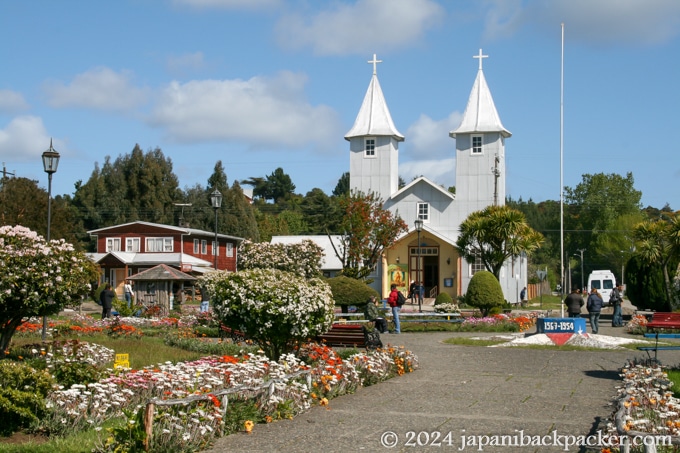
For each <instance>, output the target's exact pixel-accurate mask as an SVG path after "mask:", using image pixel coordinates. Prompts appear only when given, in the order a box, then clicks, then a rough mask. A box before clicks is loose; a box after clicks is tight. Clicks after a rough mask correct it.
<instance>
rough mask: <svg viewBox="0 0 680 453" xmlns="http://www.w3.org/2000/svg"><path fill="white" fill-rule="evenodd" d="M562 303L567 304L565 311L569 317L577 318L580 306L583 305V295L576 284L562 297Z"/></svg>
mask: <svg viewBox="0 0 680 453" xmlns="http://www.w3.org/2000/svg"><path fill="white" fill-rule="evenodd" d="M564 305H566V306H567V313H568V314H569V317H570V318H579V317H580V316H581V307H583V297H582V296H581V290H580V289H579V288H578V286H576V285H574V286H573V287H572V288H571V293H569V295H568V296H567V298H566V299H564Z"/></svg>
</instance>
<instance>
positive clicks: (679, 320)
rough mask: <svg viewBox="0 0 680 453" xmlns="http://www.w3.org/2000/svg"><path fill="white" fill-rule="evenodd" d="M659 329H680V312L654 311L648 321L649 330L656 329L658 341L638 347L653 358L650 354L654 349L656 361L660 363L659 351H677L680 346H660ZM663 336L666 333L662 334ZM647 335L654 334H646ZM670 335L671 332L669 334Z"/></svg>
mask: <svg viewBox="0 0 680 453" xmlns="http://www.w3.org/2000/svg"><path fill="white" fill-rule="evenodd" d="M659 329H676V330H680V313H662V312H654V313H653V314H652V319H651V321H649V322H648V323H647V331H648V332H649V331H650V330H653V331H655V335H654V337H655V338H656V342H655V343H654V346H638V349H639V350H640V351H645V352H646V353H647V356H648V357H649V358H650V360H651V358H652V357H651V355H650V354H649V352H650V351H654V359H653V360H654V363H659V360H658V359H657V353H658V352H659V351H677V350H680V346H659ZM661 335H662V336H663V335H664V334H661ZM645 336H652V335H645ZM669 336H670V334H669Z"/></svg>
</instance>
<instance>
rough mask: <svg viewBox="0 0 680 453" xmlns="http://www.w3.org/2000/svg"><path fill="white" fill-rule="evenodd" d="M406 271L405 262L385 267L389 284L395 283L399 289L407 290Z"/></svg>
mask: <svg viewBox="0 0 680 453" xmlns="http://www.w3.org/2000/svg"><path fill="white" fill-rule="evenodd" d="M407 272H408V268H407V265H406V264H390V265H389V266H388V268H387V275H388V276H389V278H390V286H392V285H397V289H398V290H399V291H401V292H406V291H407V290H408V282H407V281H406V273H407Z"/></svg>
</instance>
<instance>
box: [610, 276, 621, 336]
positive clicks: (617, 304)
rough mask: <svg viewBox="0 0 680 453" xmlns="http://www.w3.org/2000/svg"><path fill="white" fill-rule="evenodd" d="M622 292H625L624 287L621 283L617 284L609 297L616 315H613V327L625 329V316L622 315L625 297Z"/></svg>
mask: <svg viewBox="0 0 680 453" xmlns="http://www.w3.org/2000/svg"><path fill="white" fill-rule="evenodd" d="M621 291H623V286H622V285H621V283H619V282H616V288H614V290H613V291H612V293H611V294H610V296H609V303H610V304H612V307H614V313H613V314H612V327H623V315H622V314H621V304H622V303H623V297H621Z"/></svg>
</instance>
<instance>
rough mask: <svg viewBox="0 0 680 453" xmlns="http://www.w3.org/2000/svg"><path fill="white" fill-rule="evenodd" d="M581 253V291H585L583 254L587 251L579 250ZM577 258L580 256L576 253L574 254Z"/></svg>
mask: <svg viewBox="0 0 680 453" xmlns="http://www.w3.org/2000/svg"><path fill="white" fill-rule="evenodd" d="M578 251H579V253H580V254H581V255H580V256H581V290H583V252H585V251H586V249H578ZM574 255H575V256H579V255H577V254H576V253H574Z"/></svg>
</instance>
